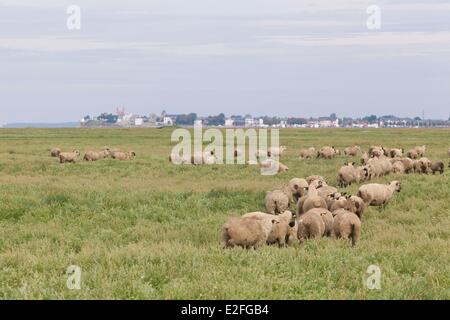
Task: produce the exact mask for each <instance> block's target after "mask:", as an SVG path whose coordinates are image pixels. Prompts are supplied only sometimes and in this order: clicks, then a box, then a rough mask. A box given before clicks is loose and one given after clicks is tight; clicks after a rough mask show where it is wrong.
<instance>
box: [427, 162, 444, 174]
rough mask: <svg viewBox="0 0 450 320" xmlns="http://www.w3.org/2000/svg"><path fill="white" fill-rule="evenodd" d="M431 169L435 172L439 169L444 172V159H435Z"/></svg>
mask: <svg viewBox="0 0 450 320" xmlns="http://www.w3.org/2000/svg"><path fill="white" fill-rule="evenodd" d="M430 169H431V171H432V172H433V174H435V172H436V171H438V172H439V173H440V174H443V173H444V161H433V162H432V163H431V166H430Z"/></svg>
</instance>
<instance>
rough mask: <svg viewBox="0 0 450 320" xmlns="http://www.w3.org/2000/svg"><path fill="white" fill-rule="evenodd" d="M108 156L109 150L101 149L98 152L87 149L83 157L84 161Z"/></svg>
mask: <svg viewBox="0 0 450 320" xmlns="http://www.w3.org/2000/svg"><path fill="white" fill-rule="evenodd" d="M108 156H109V151H107V150H103V151H100V152H96V151H88V152H86V153H85V155H84V157H83V159H84V160H86V161H97V160H101V159H105V158H106V157H108Z"/></svg>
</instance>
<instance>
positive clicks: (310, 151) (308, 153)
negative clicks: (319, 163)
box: [299, 147, 316, 160]
mask: <svg viewBox="0 0 450 320" xmlns="http://www.w3.org/2000/svg"><path fill="white" fill-rule="evenodd" d="M315 153H316V148H314V147H311V148H307V149H301V150H300V155H299V159H300V160H302V159H312V158H313V157H314V154H315Z"/></svg>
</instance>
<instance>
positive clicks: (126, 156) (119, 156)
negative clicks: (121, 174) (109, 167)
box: [111, 151, 136, 160]
mask: <svg viewBox="0 0 450 320" xmlns="http://www.w3.org/2000/svg"><path fill="white" fill-rule="evenodd" d="M135 156H136V152H134V151H129V152H126V153H125V152H114V153H113V154H112V155H111V157H112V158H113V159H116V160H133V159H134V157H135Z"/></svg>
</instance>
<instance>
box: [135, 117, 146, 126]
mask: <svg viewBox="0 0 450 320" xmlns="http://www.w3.org/2000/svg"><path fill="white" fill-rule="evenodd" d="M143 124H144V119H142V118H136V119H134V125H135V126H142V125H143Z"/></svg>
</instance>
